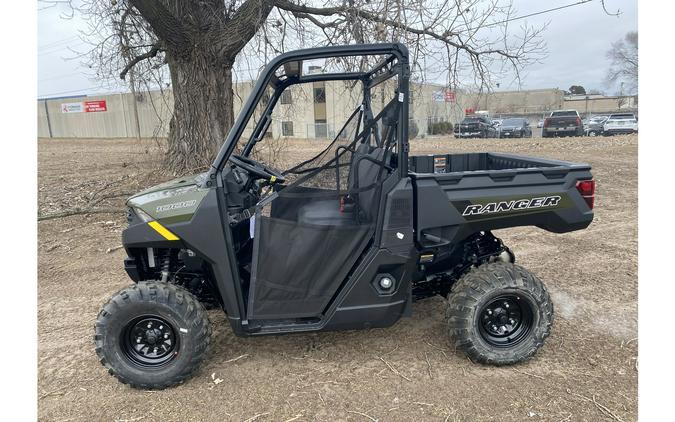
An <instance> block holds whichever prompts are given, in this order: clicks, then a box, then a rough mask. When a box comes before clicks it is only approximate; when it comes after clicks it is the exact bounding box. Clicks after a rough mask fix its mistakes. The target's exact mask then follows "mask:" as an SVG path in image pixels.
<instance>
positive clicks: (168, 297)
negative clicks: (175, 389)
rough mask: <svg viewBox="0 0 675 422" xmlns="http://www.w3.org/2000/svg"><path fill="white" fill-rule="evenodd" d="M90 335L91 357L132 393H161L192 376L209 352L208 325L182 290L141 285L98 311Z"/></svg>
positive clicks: (196, 303)
mask: <svg viewBox="0 0 675 422" xmlns="http://www.w3.org/2000/svg"><path fill="white" fill-rule="evenodd" d="M95 332H96V333H95V335H94V341H95V343H96V354H98V357H99V359H100V361H101V364H103V366H105V367H106V368H107V369H108V372H109V373H110V374H111V375H113V376H115V377H116V378H117V379H118V380H119V381H120V382H122V383H124V384H129V385H130V386H132V387H135V388H141V389H163V388H167V387H171V386H174V385H177V384H180V383H182V382H183V381H185V380H186V379H188V378H189V377H190V376H192V375H193V374H194V373H195V372H196V371H197V369H198V368H199V365H200V364H201V363H202V361H203V360H204V358H205V356H206V354H207V351H208V348H209V342H210V338H211V323H210V322H209V319H208V316H207V314H206V310H205V309H204V307H203V306H202V304H201V303H199V301H198V300H197V299H196V298H195V297H194V296H193V295H192V294H191V293H190V292H188V291H187V290H185V289H183V288H182V287H179V286H175V285H172V284H168V283H161V282H157V281H143V282H140V283H138V284H134V285H131V286H129V287H126V288H124V289H122V290H120V291H119V292H118V293H117V294H116V295H114V296H113V297H112V298H111V299H110V300H109V301H108V303H106V304H105V305H104V306H103V309H101V312H99V314H98V318H97V320H96V325H95ZM144 345H147V346H148V348H145V347H143V346H144ZM137 348H138V349H140V350H137Z"/></svg>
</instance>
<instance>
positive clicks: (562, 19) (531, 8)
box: [37, 0, 637, 97]
mask: <svg viewBox="0 0 675 422" xmlns="http://www.w3.org/2000/svg"><path fill="white" fill-rule="evenodd" d="M575 2H576V1H575V0H550V1H545V2H544V1H541V0H514V6H515V8H516V11H517V13H516V15H518V16H521V15H527V14H530V13H535V12H539V11H542V10H545V9H550V8H554V7H557V6H563V5H566V4H570V3H575ZM606 4H607V8H608V10H610V11H615V10H617V9H619V10H621V15H620V16H619V17H614V16H608V15H607V14H605V13H604V11H603V10H602V6H601V4H600V0H596V1H592V2H589V3H586V4H581V5H577V6H573V7H569V8H566V9H562V10H559V11H555V12H551V13H545V14H542V15H538V16H534V17H530V18H527V19H523V20H522V21H519V22H522V23H527V24H530V25H543V24H546V23H548V28H547V29H546V31H545V32H544V39H545V41H546V43H547V47H548V57H547V58H546V59H544V61H543V63H542V64H537V65H534V66H531V67H529V68H527V69H526V71H525V73H524V74H523V86H522V88H523V89H538V88H560V89H567V88H569V87H570V86H571V85H582V86H584V87H585V88H586V89H587V90H589V89H600V90H604V91H607V92H608V93H610V94H611V93H614V92H615V91H616V88H608V87H606V86H605V85H604V82H603V81H604V77H605V74H606V71H607V68H608V66H609V62H608V60H607V59H606V57H605V53H606V52H607V50H608V49H609V47H610V44H611V43H612V42H614V41H616V40H618V39H620V38H622V37H623V36H624V35H625V34H626V32H628V31H635V30H637V1H636V0H606ZM43 7H44V6H42V5H40V4H38V8H43ZM64 11H67V9H65V8H64V7H63V6H57V7H52V8H47V9H43V10H40V11H39V12H38V47H37V49H38V52H37V54H38V96H39V97H55V96H69V95H76V94H89V95H92V94H96V93H101V92H108V91H110V88H108V87H107V84H106V83H104V82H102V81H97V80H95V79H91V78H90V76H88V75H91V71H90V70H89V69H87V68H86V67H85V66H84V65H83V64H82V63H81V60H80V59H77V58H76V55H77V52H84V51H86V49H87V45H86V44H85V43H84V42H82V40H81V39H79V38H78V30H81V29H84V28H85V27H86V25H85V22H84V21H83V19H82V18H81V17H79V16H77V15H76V16H75V17H74V18H72V19H64V18H63V17H62V15H63V13H64ZM514 23H515V22H514ZM503 89H517V87H516V86H502V87H501V90H503Z"/></svg>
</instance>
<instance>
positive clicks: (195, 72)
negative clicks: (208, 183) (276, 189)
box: [165, 49, 234, 175]
mask: <svg viewBox="0 0 675 422" xmlns="http://www.w3.org/2000/svg"><path fill="white" fill-rule="evenodd" d="M196 50H197V49H195V50H193V51H192V53H191V54H190V55H189V57H188V58H173V57H169V55H167V61H168V63H169V68H170V71H171V81H172V88H173V98H174V110H173V116H172V118H171V123H170V124H169V140H168V151H167V154H166V159H165V166H166V168H167V169H168V170H169V171H171V172H172V173H174V174H180V175H183V174H188V173H194V172H196V171H198V170H200V169H203V168H205V167H208V166H209V165H211V164H212V162H213V159H214V158H215V156H216V154H217V153H218V150H219V149H220V146H221V145H222V143H223V142H224V141H225V138H226V136H227V134H228V132H229V131H230V128H231V127H232V124H233V123H234V92H233V90H232V63H233V60H230V59H227V60H225V59H219V60H218V59H214V58H213V57H212V56H210V55H208V54H200V53H199V52H198V51H196Z"/></svg>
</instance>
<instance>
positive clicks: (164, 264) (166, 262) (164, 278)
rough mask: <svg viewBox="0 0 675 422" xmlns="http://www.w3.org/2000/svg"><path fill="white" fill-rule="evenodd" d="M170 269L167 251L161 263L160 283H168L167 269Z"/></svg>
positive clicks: (169, 255)
mask: <svg viewBox="0 0 675 422" xmlns="http://www.w3.org/2000/svg"><path fill="white" fill-rule="evenodd" d="M170 267H171V252H170V251H167V254H166V256H165V257H164V260H163V261H162V283H166V282H167V281H169V269H170Z"/></svg>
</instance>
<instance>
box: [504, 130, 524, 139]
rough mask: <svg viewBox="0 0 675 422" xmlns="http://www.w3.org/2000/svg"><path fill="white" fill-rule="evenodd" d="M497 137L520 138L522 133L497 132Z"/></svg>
mask: <svg viewBox="0 0 675 422" xmlns="http://www.w3.org/2000/svg"><path fill="white" fill-rule="evenodd" d="M498 136H499V137H500V138H522V137H523V132H520V131H513V132H512V131H509V132H499V135H498Z"/></svg>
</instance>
